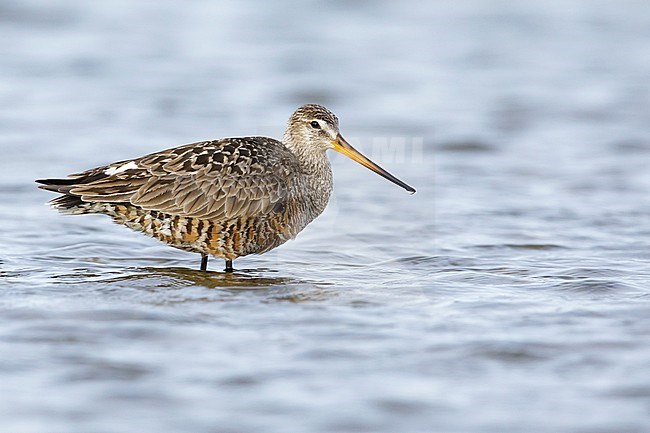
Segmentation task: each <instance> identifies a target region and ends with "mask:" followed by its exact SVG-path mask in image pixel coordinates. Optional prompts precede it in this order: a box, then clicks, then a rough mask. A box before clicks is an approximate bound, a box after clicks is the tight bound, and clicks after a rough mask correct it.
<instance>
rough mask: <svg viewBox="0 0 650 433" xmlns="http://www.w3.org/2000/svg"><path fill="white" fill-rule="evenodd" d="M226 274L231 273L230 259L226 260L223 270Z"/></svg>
mask: <svg viewBox="0 0 650 433" xmlns="http://www.w3.org/2000/svg"><path fill="white" fill-rule="evenodd" d="M224 271H226V272H233V271H234V269H233V268H232V259H228V260H226V269H224Z"/></svg>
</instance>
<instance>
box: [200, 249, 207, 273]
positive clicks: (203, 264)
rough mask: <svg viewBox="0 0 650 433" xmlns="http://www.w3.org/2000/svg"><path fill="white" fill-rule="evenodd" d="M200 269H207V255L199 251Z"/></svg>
mask: <svg viewBox="0 0 650 433" xmlns="http://www.w3.org/2000/svg"><path fill="white" fill-rule="evenodd" d="M201 270H202V271H207V270H208V255H207V254H204V253H201Z"/></svg>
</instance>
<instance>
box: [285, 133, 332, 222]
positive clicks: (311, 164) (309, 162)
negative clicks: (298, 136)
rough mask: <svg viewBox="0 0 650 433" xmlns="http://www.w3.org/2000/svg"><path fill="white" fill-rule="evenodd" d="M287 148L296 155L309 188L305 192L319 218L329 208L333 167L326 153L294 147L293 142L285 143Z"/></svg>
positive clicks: (315, 214)
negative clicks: (326, 207)
mask: <svg viewBox="0 0 650 433" xmlns="http://www.w3.org/2000/svg"><path fill="white" fill-rule="evenodd" d="M284 144H285V146H286V147H287V148H288V149H289V150H290V151H291V153H293V154H294V155H296V159H297V160H298V163H299V164H300V167H301V169H302V172H303V173H304V174H305V176H304V180H305V182H307V183H308V187H307V188H306V189H305V190H304V192H307V193H308V196H309V202H310V205H311V208H312V212H313V213H314V215H313V218H315V217H316V216H318V215H319V214H320V213H321V212H322V211H323V210H324V209H325V206H327V202H328V201H329V197H330V194H331V192H332V185H333V177H332V167H331V166H330V162H329V159H327V155H326V154H325V151H322V152H321V151H315V152H314V151H313V150H312V149H305V147H304V146H296V145H293V146H292V143H291V141H285V142H284Z"/></svg>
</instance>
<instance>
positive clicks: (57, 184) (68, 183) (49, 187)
mask: <svg viewBox="0 0 650 433" xmlns="http://www.w3.org/2000/svg"><path fill="white" fill-rule="evenodd" d="M105 177H106V174H104V172H103V171H101V170H97V171H94V172H92V173H80V174H78V175H72V177H67V178H65V179H36V183H40V184H42V185H39V188H41V189H44V190H46V191H52V192H59V193H61V194H68V193H69V192H70V190H71V189H72V188H74V187H75V186H79V185H84V184H87V183H91V182H94V181H96V180H99V179H102V178H105Z"/></svg>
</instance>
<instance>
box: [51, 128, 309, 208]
mask: <svg viewBox="0 0 650 433" xmlns="http://www.w3.org/2000/svg"><path fill="white" fill-rule="evenodd" d="M299 172H300V165H299V164H298V161H297V159H296V157H295V156H294V155H293V154H292V153H291V152H290V151H289V150H288V149H287V148H286V147H285V146H284V145H283V144H282V143H281V142H279V141H276V140H273V139H270V138H265V137H244V138H230V139H223V140H217V141H207V142H199V143H192V144H187V145H184V146H180V147H177V148H174V149H169V150H166V151H162V152H158V153H153V154H150V155H146V156H143V157H142V158H138V159H134V160H131V161H120V162H116V163H114V164H110V165H108V166H104V167H98V168H96V169H92V170H87V171H85V172H83V173H78V174H75V175H72V178H68V179H59V180H55V181H58V183H51V184H46V185H45V186H44V187H45V188H49V189H51V190H55V189H57V190H59V191H61V192H63V193H65V194H69V195H72V196H80V197H81V198H82V200H84V201H90V202H95V201H98V202H127V203H131V204H133V205H136V206H139V207H141V208H143V209H148V210H156V211H159V212H164V213H169V214H172V215H181V216H185V217H193V218H194V217H196V218H206V219H214V220H219V219H232V218H238V217H251V216H258V215H261V214H267V213H270V212H273V209H274V208H275V207H276V205H277V204H278V203H280V202H282V201H284V200H286V199H287V196H288V194H289V193H290V191H291V188H292V185H293V184H294V182H295V180H296V176H297V174H298V173H299ZM43 183H45V182H43Z"/></svg>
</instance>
